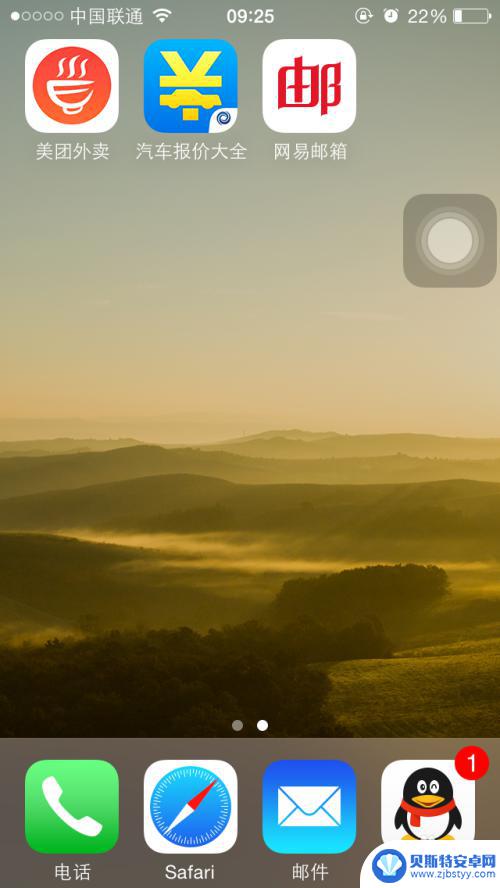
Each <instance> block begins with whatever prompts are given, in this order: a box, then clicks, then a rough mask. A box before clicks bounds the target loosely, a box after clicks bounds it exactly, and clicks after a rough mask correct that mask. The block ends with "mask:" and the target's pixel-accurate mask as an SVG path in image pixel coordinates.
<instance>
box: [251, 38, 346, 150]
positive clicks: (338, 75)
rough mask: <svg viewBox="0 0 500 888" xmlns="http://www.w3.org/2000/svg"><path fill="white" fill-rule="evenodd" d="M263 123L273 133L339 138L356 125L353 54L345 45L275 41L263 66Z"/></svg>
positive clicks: (332, 41)
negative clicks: (332, 135) (320, 135)
mask: <svg viewBox="0 0 500 888" xmlns="http://www.w3.org/2000/svg"><path fill="white" fill-rule="evenodd" d="M262 109H263V114H264V120H265V122H266V123H267V125H268V127H270V129H272V130H274V131H275V132H277V133H341V132H344V131H345V130H347V129H349V127H351V126H352V125H353V123H354V121H355V119H356V53H355V52H354V49H353V48H352V46H351V45H350V44H349V43H346V42H345V40H314V39H313V40H275V41H274V43H271V44H269V46H268V47H267V49H266V50H265V52H264V59H263V66H262Z"/></svg>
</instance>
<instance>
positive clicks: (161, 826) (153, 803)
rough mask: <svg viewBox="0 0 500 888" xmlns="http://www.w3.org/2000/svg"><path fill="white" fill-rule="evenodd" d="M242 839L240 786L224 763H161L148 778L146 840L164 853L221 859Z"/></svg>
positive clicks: (145, 786)
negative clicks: (239, 802)
mask: <svg viewBox="0 0 500 888" xmlns="http://www.w3.org/2000/svg"><path fill="white" fill-rule="evenodd" d="M237 835H238V781H237V777H236V772H235V770H234V768H232V767H231V765H229V764H228V763H227V762H221V761H204V760H200V761H160V762H155V763H154V764H153V765H151V766H150V767H149V768H148V770H147V771H146V775H145V777H144V838H145V839H146V842H147V844H148V845H149V847H150V848H152V850H153V851H158V852H159V853H160V854H221V853H222V852H224V851H229V849H230V848H232V847H233V845H234V843H235V842H236V838H237Z"/></svg>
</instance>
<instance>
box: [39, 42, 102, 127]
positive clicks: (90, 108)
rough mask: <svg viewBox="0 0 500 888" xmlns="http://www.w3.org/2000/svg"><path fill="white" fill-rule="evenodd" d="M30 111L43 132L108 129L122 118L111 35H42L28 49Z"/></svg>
mask: <svg viewBox="0 0 500 888" xmlns="http://www.w3.org/2000/svg"><path fill="white" fill-rule="evenodd" d="M25 114H26V120H27V122H28V123H29V125H30V126H31V127H32V129H34V130H37V131H38V132H40V133H104V132H106V131H107V130H109V129H111V127H112V126H114V125H115V123H116V121H117V119H118V53H117V51H116V49H115V48H114V46H112V44H111V43H108V41H107V40H77V39H68V40H37V42H36V43H32V44H31V46H30V47H29V49H28V51H27V53H26V60H25Z"/></svg>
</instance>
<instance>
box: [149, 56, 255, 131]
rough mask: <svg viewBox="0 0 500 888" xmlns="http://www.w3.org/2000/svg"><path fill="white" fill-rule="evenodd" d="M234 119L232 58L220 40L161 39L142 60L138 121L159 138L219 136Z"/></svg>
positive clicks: (235, 72) (235, 86)
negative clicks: (168, 135)
mask: <svg viewBox="0 0 500 888" xmlns="http://www.w3.org/2000/svg"><path fill="white" fill-rule="evenodd" d="M237 115H238V58H237V55H236V50H235V49H234V47H233V46H231V44H230V43H228V42H227V41H226V40H215V39H214V40H210V39H207V40H199V39H195V40H185V39H183V40H176V39H164V40H157V41H156V42H155V43H152V44H151V46H149V47H148V49H147V50H146V55H145V57H144V116H145V118H146V122H147V123H148V124H149V126H150V127H151V128H152V129H154V130H157V132H160V133H220V132H222V131H224V130H227V129H230V128H231V127H232V126H233V124H234V123H235V122H236V118H237Z"/></svg>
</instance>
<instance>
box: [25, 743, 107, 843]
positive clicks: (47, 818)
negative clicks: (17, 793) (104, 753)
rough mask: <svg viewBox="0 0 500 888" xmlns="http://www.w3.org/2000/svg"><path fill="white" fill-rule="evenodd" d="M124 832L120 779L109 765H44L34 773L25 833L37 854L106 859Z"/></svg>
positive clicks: (28, 793) (28, 783)
mask: <svg viewBox="0 0 500 888" xmlns="http://www.w3.org/2000/svg"><path fill="white" fill-rule="evenodd" d="M118 828H119V787H118V774H117V773H116V770H115V768H114V767H113V765H111V764H110V763H109V762H104V761H98V760H95V761H93V760H89V761H85V760H82V761H76V760H75V761H72V760H62V761H39V762H35V764H34V765H31V767H30V768H29V769H28V772H27V774H26V781H25V832H26V841H27V842H28V845H29V846H30V848H32V849H33V851H38V852H40V853H41V854H103V853H104V852H105V851H110V850H111V848H113V847H114V846H115V844H116V842H117V840H118Z"/></svg>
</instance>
